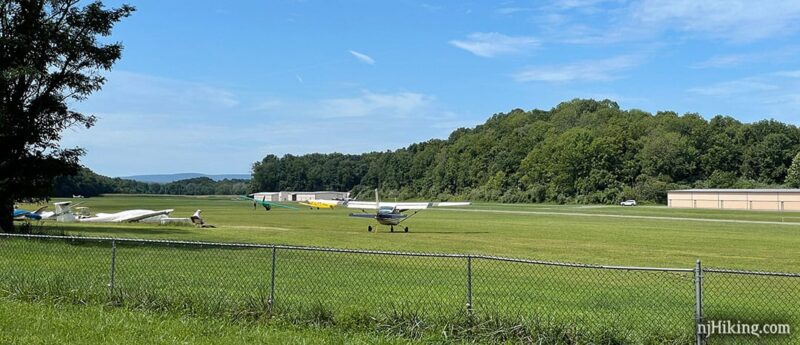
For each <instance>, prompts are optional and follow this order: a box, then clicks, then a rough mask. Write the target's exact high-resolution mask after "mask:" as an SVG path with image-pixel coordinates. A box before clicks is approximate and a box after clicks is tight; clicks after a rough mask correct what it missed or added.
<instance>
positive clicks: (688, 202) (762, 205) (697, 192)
mask: <svg viewBox="0 0 800 345" xmlns="http://www.w3.org/2000/svg"><path fill="white" fill-rule="evenodd" d="M667 200H668V203H669V204H668V205H669V207H674V208H706V209H726V210H761V211H800V189H686V190H673V191H669V192H668V193H667Z"/></svg>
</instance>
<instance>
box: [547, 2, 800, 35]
mask: <svg viewBox="0 0 800 345" xmlns="http://www.w3.org/2000/svg"><path fill="white" fill-rule="evenodd" d="M601 5H602V6H601ZM537 10H538V12H537V13H538V17H539V18H541V19H542V20H541V31H542V32H545V33H547V34H548V35H547V36H544V35H542V36H543V37H546V38H547V39H548V40H553V41H561V42H566V43H573V44H612V43H619V42H635V41H652V40H653V38H654V37H663V39H662V41H667V40H670V39H671V37H667V35H668V34H670V33H679V34H680V36H679V37H680V38H681V39H686V38H690V39H722V40H726V41H730V42H735V43H746V42H753V41H758V40H765V39H771V38H774V37H776V36H787V35H790V34H793V33H795V32H797V31H798V30H800V2H797V1H780V0H765V1H749V0H704V1H696V0H643V1H615V0H611V1H604V0H560V1H557V2H555V3H552V4H550V5H547V6H542V7H541V8H539V9H537ZM547 18H562V19H564V18H566V19H565V20H562V21H561V22H557V23H551V22H548V21H547V20H546V19H547Z"/></svg>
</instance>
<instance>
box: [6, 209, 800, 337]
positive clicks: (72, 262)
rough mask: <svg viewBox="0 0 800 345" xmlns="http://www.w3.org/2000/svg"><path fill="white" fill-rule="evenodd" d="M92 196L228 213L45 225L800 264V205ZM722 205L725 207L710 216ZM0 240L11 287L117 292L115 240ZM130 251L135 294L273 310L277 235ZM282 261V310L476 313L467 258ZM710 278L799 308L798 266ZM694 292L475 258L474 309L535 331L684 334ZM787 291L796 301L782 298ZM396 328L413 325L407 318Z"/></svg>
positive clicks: (195, 309) (307, 313)
mask: <svg viewBox="0 0 800 345" xmlns="http://www.w3.org/2000/svg"><path fill="white" fill-rule="evenodd" d="M85 202H86V203H85V205H84V206H89V207H90V208H91V210H92V212H116V211H121V210H125V209H137V208H146V209H154V210H157V209H165V208H174V209H175V212H174V213H173V214H172V216H173V217H188V216H189V215H191V214H192V213H193V212H194V211H195V210H196V209H202V210H203V215H204V218H205V219H206V221H207V222H208V223H210V224H214V225H216V226H217V227H216V228H206V229H198V228H194V227H186V226H159V225H152V224H113V225H111V224H63V223H53V222H45V223H43V224H40V225H37V226H40V227H43V228H51V229H53V230H64V231H66V232H67V233H68V234H71V235H83V236H101V237H118V238H150V239H174V240H189V241H211V242H238V243H262V244H289V245H306V246H320V247H334V248H351V249H377V250H397V251H410V252H440V253H469V254H485V255H494V256H506V257H518V258H529V259H539V260H549V261H566V262H578V263H589V264H604V265H628V266H657V267H681V268H691V267H693V264H694V262H695V260H696V259H702V260H703V262H704V265H705V266H706V267H723V268H737V269H746V270H759V271H790V272H796V271H798V269H797V268H798V267H800V265H798V264H800V262H799V261H800V260H798V258H797V256H796V249H797V248H800V247H798V245H799V244H800V241H798V234H800V223H795V224H791V223H790V222H792V219H793V218H792V217H794V216H800V215H792V214H779V213H757V212H722V211H703V210H674V209H668V208H665V207H646V206H645V207H632V208H622V207H619V206H616V207H614V206H591V207H581V206H557V205H501V204H477V205H473V206H470V207H464V208H459V209H453V210H426V211H423V212H420V213H419V214H418V215H416V216H414V217H412V218H411V219H410V220H409V221H408V222H407V223H405V224H404V225H407V226H409V227H410V229H411V232H409V233H402V232H400V233H389V231H388V227H384V226H380V227H378V231H377V232H373V233H368V232H367V231H366V227H367V225H369V224H372V223H370V222H369V221H365V220H363V219H353V218H349V217H347V214H348V213H349V212H353V211H355V212H359V211H358V210H348V209H341V208H339V209H335V210H310V209H308V208H300V209H298V210H285V209H280V208H273V210H272V211H269V212H266V211H264V209H263V208H261V207H260V206H259V207H257V208H256V209H255V210H254V209H253V207H252V203H248V202H247V201H235V200H232V198H231V197H207V198H204V197H151V196H112V197H102V198H91V199H87V200H85ZM29 207H30V208H33V207H32V206H29ZM709 219H710V220H719V221H724V222H716V221H715V222H709V221H703V220H709ZM728 220H736V221H737V222H727V221H728ZM796 220H800V218H798V219H796ZM782 221H784V222H786V223H781V222H782ZM372 225H373V226H374V225H375V224H372ZM0 250H2V251H3V255H0V266H2V267H6V269H5V270H4V272H3V276H2V277H0V278H3V279H0V280H2V281H3V283H4V285H5V286H4V287H3V289H2V290H5V291H7V292H9V293H10V294H11V295H15V296H22V297H24V298H32V299H37V297H36V296H41V295H44V296H51V297H53V296H62V297H63V298H65V299H66V300H71V301H79V302H80V303H91V301H98V302H100V303H103V301H105V300H107V299H108V296H109V289H108V286H107V285H106V284H107V283H108V275H109V271H108V267H109V263H110V257H109V254H110V251H109V246H108V244H107V243H101V244H97V243H73V245H66V244H64V243H61V242H58V241H34V242H25V241H17V240H14V241H9V242H7V243H3V246H2V248H0ZM117 253H118V254H117V259H116V260H117V272H116V274H117V276H116V278H117V281H116V284H117V285H116V289H117V290H115V292H114V293H116V294H117V295H118V296H119V298H120V300H121V301H122V302H121V303H122V304H123V305H130V306H133V307H137V308H145V309H148V310H150V309H166V310H177V311H179V312H180V311H181V310H185V311H189V312H190V313H193V314H207V315H228V316H232V317H234V318H241V317H243V316H242V315H245V318H246V315H248V313H254V312H255V313H258V310H260V309H263V307H264V304H265V302H266V297H267V296H268V286H269V285H270V283H271V281H270V277H269V270H270V261H269V260H270V259H269V258H270V251H269V249H224V248H222V249H221V248H211V247H206V248H192V247H170V248H161V246H158V245H141V244H119V245H118V252H117ZM65 258H68V259H65ZM277 267H278V268H277V273H276V279H275V285H276V288H275V292H276V299H275V301H276V302H275V310H276V311H277V313H278V314H279V315H283V316H284V317H286V318H287V319H293V318H296V319H298V320H300V319H305V320H307V319H309V318H311V319H314V320H317V321H320V320H322V321H323V323H324V322H331V323H333V324H348V323H359V322H361V321H363V320H373V321H370V322H371V324H374V323H375V322H377V323H378V324H381V325H397V324H406V325H408V320H416V319H417V318H418V317H419V318H421V319H422V320H424V321H425V323H427V324H428V325H446V324H452V323H454V322H455V323H458V321H454V320H457V319H458V317H459V316H464V315H465V313H464V305H465V302H466V300H465V290H466V281H465V262H464V260H463V259H462V258H418V257H416V258H413V257H412V258H408V257H397V256H385V255H356V254H341V253H318V252H305V251H288V250H280V251H279V253H278V254H277ZM706 279H707V281H708V282H709V286H708V287H707V289H708V291H709V292H710V293H709V295H708V296H707V301H708V302H707V315H711V316H720V317H722V316H731V315H735V316H736V317H740V318H743V319H745V320H757V321H762V322H763V321H765V318H768V319H770V320H786V321H787V322H789V321H791V322H797V321H798V313H797V312H796V311H797V309H798V308H797V307H798V305H797V300H798V298H800V282H798V280H797V279H784V278H765V279H762V278H758V277H756V278H753V277H741V276H727V275H720V274H711V273H709V274H707V277H706ZM754 291H756V292H757V293H753V292H754ZM693 292H694V289H693V281H692V275H691V273H686V272H641V271H608V270H595V269H580V268H565V267H553V266H540V265H526V264H515V263H504V262H497V261H489V260H476V261H474V262H473V293H474V299H473V302H474V310H475V313H476V315H477V316H479V317H490V318H498V319H506V320H513V319H515V318H519V317H523V318H525V320H527V321H528V322H533V324H534V326H531V327H533V328H534V329H535V330H534V331H533V332H534V333H536V334H545V336H544V337H550V338H551V339H552V337H553V334H561V333H570V334H573V333H574V334H578V335H580V336H582V337H585V338H582V339H583V341H578V343H581V342H596V341H599V339H604V337H607V333H608V332H612V333H613V334H615V337H617V336H618V337H619V339H623V340H625V342H648V343H658V342H659V341H658V339H668V340H669V339H673V340H674V339H679V340H678V343H682V342H685V340H687V339H690V338H691V331H692V328H693V326H692V319H693V303H694V299H693V297H694V296H693ZM787 294H788V297H787ZM25 296H27V297H25ZM787 300H788V301H794V302H793V303H788V304H787V303H784V302H782V301H787ZM359 320H361V321H359ZM375 320H378V321H375ZM496 326H497V327H496V328H503V327H505V326H508V325H505V326H503V325H496ZM386 327H389V328H390V329H394V328H392V327H396V326H386ZM400 328H403V327H400ZM422 328H423V329H424V327H422ZM411 329H414V327H411ZM512 329H513V328H512ZM397 332H398V333H401V334H403V335H411V336H412V337H416V335H415V334H414V332H415V331H413V330H409V329H408V328H405V330H404V331H397ZM427 332H429V333H430V332H433V333H434V334H439V330H433V331H431V330H430V329H428V330H427ZM490 333H491V334H497V333H496V332H495V330H490ZM501 334H502V333H501ZM604 334H606V335H604ZM578 335H575V336H578ZM512 338H513V337H512ZM494 340H497V339H494ZM630 340H635V341H630ZM781 340H785V339H778V340H776V341H777V342H776V343H780V341H781ZM544 343H548V342H547V341H545V342H544Z"/></svg>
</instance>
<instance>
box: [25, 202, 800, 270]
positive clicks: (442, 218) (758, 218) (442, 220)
mask: <svg viewBox="0 0 800 345" xmlns="http://www.w3.org/2000/svg"><path fill="white" fill-rule="evenodd" d="M76 200H78V199H76ZM84 201H85V204H84V205H83V206H88V207H90V210H91V211H92V212H117V211H121V210H126V209H141V208H144V209H153V210H159V209H166V208H173V209H175V212H174V213H173V214H172V216H173V217H188V216H190V215H191V214H192V213H193V212H194V211H195V210H196V209H202V210H203V216H204V218H205V220H206V222H207V223H210V224H214V225H216V226H217V227H216V228H209V229H197V228H193V227H185V226H159V225H152V224H113V225H112V224H64V223H55V222H44V223H43V225H42V226H43V227H46V228H51V227H54V228H59V229H64V230H66V231H67V232H68V233H70V234H74V235H84V236H109V237H127V238H157V239H176V240H191V241H219V242H240V243H266V244H291V245H307V246H321V247H334V248H351V249H377V250H396V251H414V252H437V253H440V252H441V253H468V254H486V255H496V256H508V257H518V258H528V259H540V260H551V261H566V262H578V263H591V264H604V265H629V266H657V267H685V268H691V267H693V265H694V262H695V260H697V259H701V260H702V261H703V264H704V265H705V266H706V267H724V268H735V269H746V270H761V271H765V270H766V271H788V272H797V271H800V256H798V255H797V250H798V248H800V213H788V212H787V213H776V212H755V211H716V210H682V209H669V208H666V207H662V206H638V207H620V206H589V207H587V206H560V205H505V204H475V205H472V206H469V207H463V208H459V209H463V210H453V209H429V210H424V211H421V212H420V213H419V214H417V215H415V216H413V217H411V218H410V219H409V220H408V221H406V222H405V223H403V225H404V226H408V227H409V228H410V232H409V233H402V232H399V233H398V232H395V233H390V232H389V229H388V227H386V226H378V227H377V228H378V231H376V232H373V233H368V232H367V225H373V227H375V226H376V223H375V222H371V221H368V220H364V219H356V218H350V217H348V216H347V214H348V213H350V212H360V211H359V210H351V209H344V208H337V209H334V210H310V209H308V208H305V207H301V208H299V209H298V210H287V209H282V208H277V207H276V208H273V209H272V210H271V211H269V212H267V211H265V210H264V209H263V208H262V207H260V206H259V207H257V208H256V209H255V210H254V209H253V207H252V204H251V203H248V202H247V201H235V200H232V198H231V197H160V196H109V197H98V198H89V199H85V200H84ZM23 206H26V207H28V208H34V205H23ZM497 211H499V212H497ZM593 215H596V216H593ZM609 215H620V216H636V217H638V218H617V217H608V216H609ZM646 217H658V218H656V219H649V218H646ZM665 218H676V219H665ZM688 218H694V219H712V220H736V221H743V222H742V223H733V222H731V223H728V222H703V221H692V220H688ZM750 221H752V223H747V222H750ZM765 222H785V223H786V224H772V223H765Z"/></svg>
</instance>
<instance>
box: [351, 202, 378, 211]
mask: <svg viewBox="0 0 800 345" xmlns="http://www.w3.org/2000/svg"><path fill="white" fill-rule="evenodd" d="M347 208H358V209H362V210H377V209H378V205H377V204H376V203H374V202H371V201H350V202H348V203H347Z"/></svg>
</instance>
